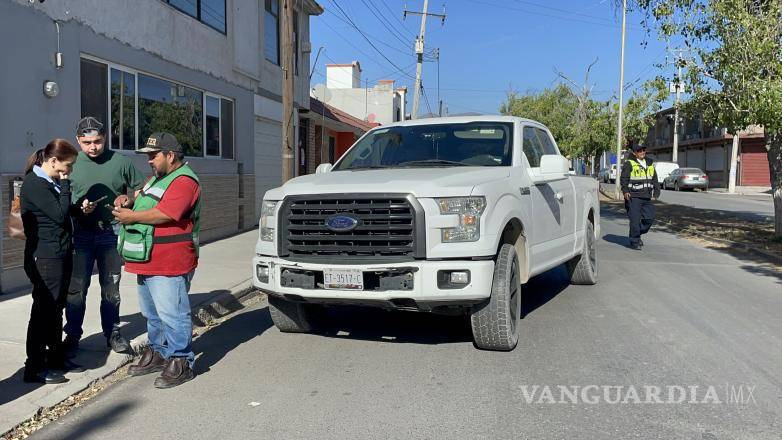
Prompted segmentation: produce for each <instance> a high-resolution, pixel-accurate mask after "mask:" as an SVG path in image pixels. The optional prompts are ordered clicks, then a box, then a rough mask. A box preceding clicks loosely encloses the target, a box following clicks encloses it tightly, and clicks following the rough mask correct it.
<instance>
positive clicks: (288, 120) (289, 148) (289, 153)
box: [281, 0, 296, 183]
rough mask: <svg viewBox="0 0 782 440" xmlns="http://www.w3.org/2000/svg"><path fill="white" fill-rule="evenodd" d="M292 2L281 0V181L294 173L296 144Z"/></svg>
mask: <svg viewBox="0 0 782 440" xmlns="http://www.w3.org/2000/svg"><path fill="white" fill-rule="evenodd" d="M293 2H294V0H282V2H281V3H282V29H281V33H282V53H281V56H282V60H281V61H282V63H281V64H282V76H283V82H282V182H283V183H285V182H287V181H288V180H290V179H291V178H293V176H294V174H293V171H294V167H293V165H294V163H293V162H294V158H295V154H294V153H295V151H296V146H295V145H294V142H295V138H294V136H293V74H294V72H293V57H294V53H293Z"/></svg>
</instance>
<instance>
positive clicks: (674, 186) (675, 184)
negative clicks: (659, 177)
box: [673, 182, 681, 191]
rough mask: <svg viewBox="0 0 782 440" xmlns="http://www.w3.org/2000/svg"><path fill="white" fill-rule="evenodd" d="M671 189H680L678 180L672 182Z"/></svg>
mask: <svg viewBox="0 0 782 440" xmlns="http://www.w3.org/2000/svg"><path fill="white" fill-rule="evenodd" d="M673 190H674V191H681V188H679V182H676V183H674V184H673Z"/></svg>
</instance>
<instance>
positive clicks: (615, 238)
mask: <svg viewBox="0 0 782 440" xmlns="http://www.w3.org/2000/svg"><path fill="white" fill-rule="evenodd" d="M603 241H606V242H608V243H613V244H618V245H619V246H622V247H630V239H629V238H627V236H626V235H616V234H606V235H604V236H603Z"/></svg>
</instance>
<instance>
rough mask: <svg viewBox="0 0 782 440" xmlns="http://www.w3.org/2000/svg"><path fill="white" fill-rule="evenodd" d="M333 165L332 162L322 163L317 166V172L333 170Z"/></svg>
mask: <svg viewBox="0 0 782 440" xmlns="http://www.w3.org/2000/svg"><path fill="white" fill-rule="evenodd" d="M331 168H332V165H331V164H330V163H322V164H320V165H318V167H317V168H315V174H320V173H328V172H329V171H331Z"/></svg>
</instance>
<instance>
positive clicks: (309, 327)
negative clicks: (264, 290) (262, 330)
mask: <svg viewBox="0 0 782 440" xmlns="http://www.w3.org/2000/svg"><path fill="white" fill-rule="evenodd" d="M325 313H326V312H325V309H324V308H323V306H321V305H319V304H303V303H295V302H291V301H288V300H286V299H283V298H280V297H277V296H271V295H270V296H269V314H270V315H271V316H272V322H274V325H275V326H276V327H277V328H278V329H280V331H281V332H284V333H309V332H313V331H315V330H317V329H318V328H319V327H320V325H321V324H322V322H323V319H324V316H325Z"/></svg>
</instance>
